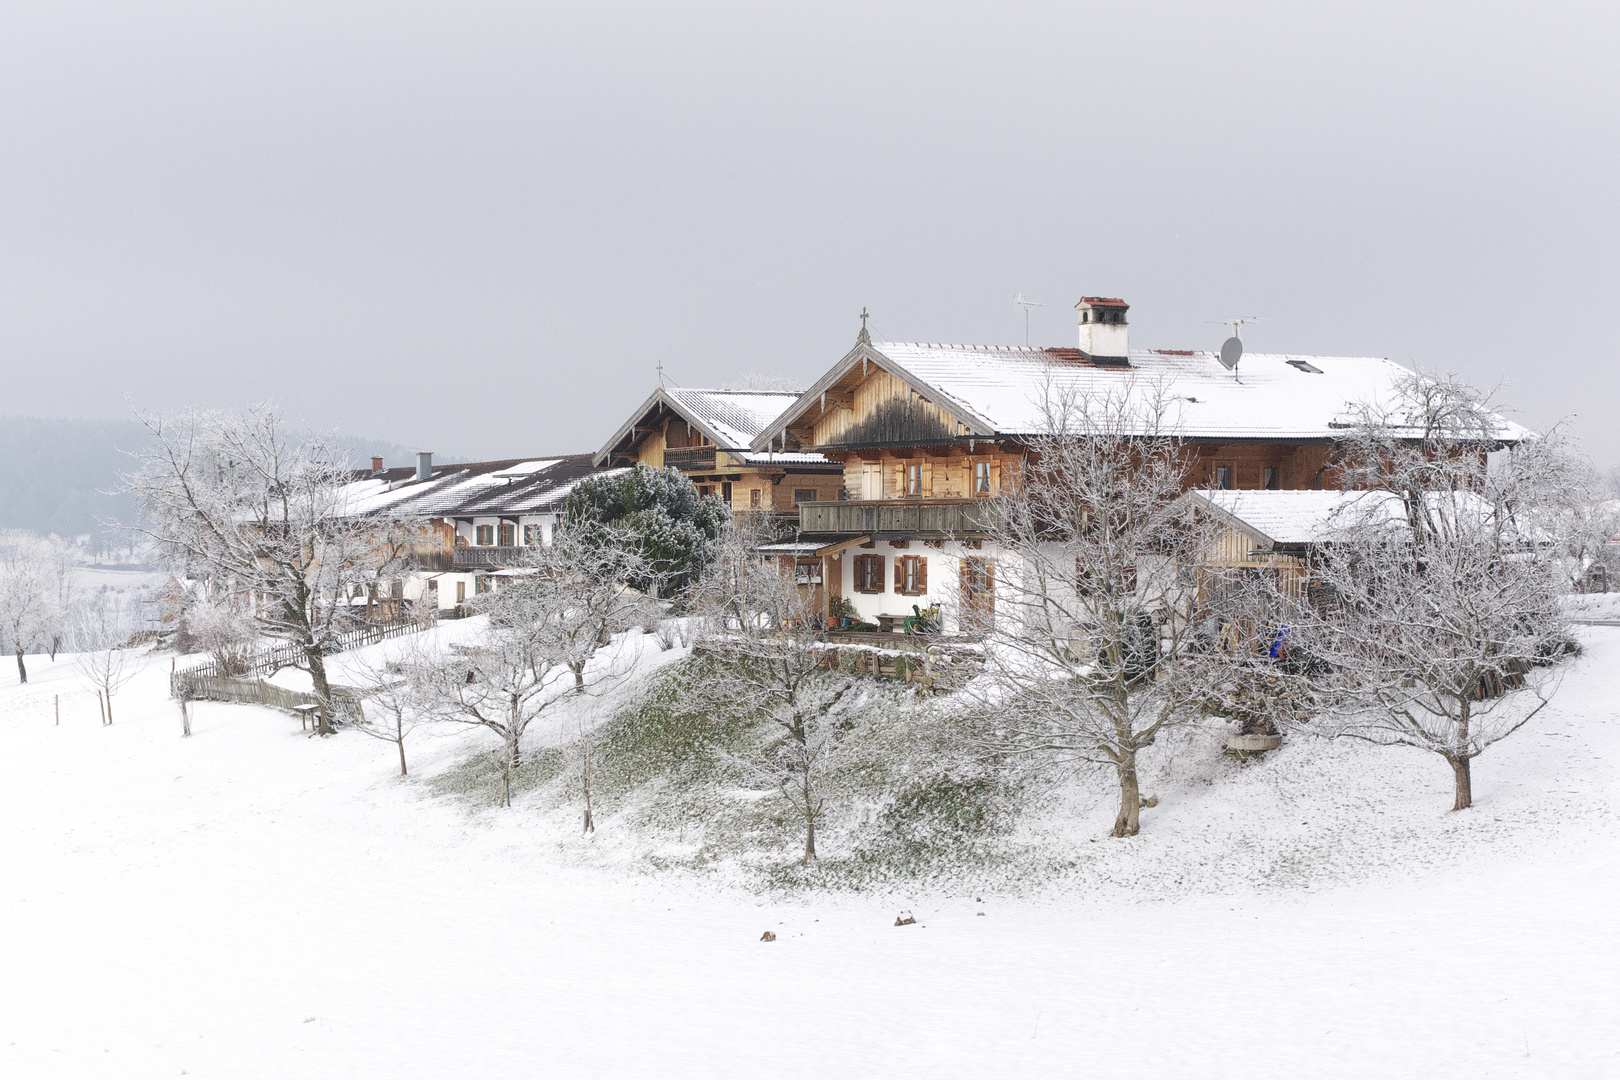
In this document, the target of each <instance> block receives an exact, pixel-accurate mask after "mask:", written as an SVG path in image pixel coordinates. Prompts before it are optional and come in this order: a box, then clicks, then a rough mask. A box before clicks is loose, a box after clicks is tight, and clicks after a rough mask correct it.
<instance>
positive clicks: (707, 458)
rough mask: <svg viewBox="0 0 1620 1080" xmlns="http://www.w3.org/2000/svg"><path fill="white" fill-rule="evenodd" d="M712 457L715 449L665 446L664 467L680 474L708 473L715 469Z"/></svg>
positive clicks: (708, 447) (709, 447)
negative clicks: (680, 472)
mask: <svg viewBox="0 0 1620 1080" xmlns="http://www.w3.org/2000/svg"><path fill="white" fill-rule="evenodd" d="M714 455H715V448H714V447H712V446H666V447H665V448H664V465H665V466H666V467H667V468H671V469H679V470H681V471H682V472H708V471H711V470H713V469H715V468H716V467H717V466H716V465H715V457H714ZM729 463H730V460H729V459H727V464H729ZM719 467H723V466H719Z"/></svg>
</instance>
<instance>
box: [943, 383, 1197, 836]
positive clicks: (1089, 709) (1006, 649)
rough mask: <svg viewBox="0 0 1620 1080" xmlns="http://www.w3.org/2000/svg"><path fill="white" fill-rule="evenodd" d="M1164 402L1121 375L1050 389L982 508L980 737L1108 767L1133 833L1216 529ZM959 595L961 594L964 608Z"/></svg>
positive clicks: (1174, 697) (1122, 830) (1183, 686)
mask: <svg viewBox="0 0 1620 1080" xmlns="http://www.w3.org/2000/svg"><path fill="white" fill-rule="evenodd" d="M1172 409H1173V402H1172V401H1171V400H1169V399H1168V398H1167V397H1166V396H1165V395H1164V394H1163V393H1162V391H1161V389H1160V388H1159V387H1157V386H1154V385H1150V384H1146V383H1140V382H1135V381H1130V380H1122V381H1121V383H1120V384H1119V385H1118V386H1117V387H1115V388H1113V389H1112V390H1110V391H1109V392H1106V393H1100V394H1090V395H1085V394H1080V393H1076V392H1072V391H1067V390H1064V389H1060V388H1055V387H1054V388H1051V389H1049V390H1048V392H1047V394H1046V396H1045V398H1044V401H1043V412H1044V423H1043V431H1042V432H1041V434H1039V435H1038V436H1036V437H1035V438H1033V439H1031V440H1030V443H1029V452H1028V454H1027V456H1026V459H1025V462H1024V464H1023V467H1022V469H1021V470H1020V475H1019V477H1018V478H1017V482H1016V483H1015V484H1013V485H1011V486H1010V487H1009V489H1008V490H1006V491H1004V492H1003V493H1002V494H1001V495H999V496H997V497H996V498H995V499H994V500H993V503H992V505H991V506H990V508H989V513H988V515H987V525H988V529H987V538H986V540H985V551H986V555H987V557H989V558H992V559H993V562H994V567H995V586H994V588H995V632H994V634H993V635H992V637H991V638H990V639H989V641H988V642H987V645H986V677H984V678H981V679H979V680H977V681H976V682H975V683H974V684H973V690H972V691H971V694H972V696H973V697H975V698H976V699H977V702H978V705H979V709H980V712H981V713H982V714H983V716H984V717H985V718H986V719H987V722H988V729H989V730H988V733H987V734H986V736H985V742H986V747H987V749H989V750H990V751H992V752H994V753H996V754H1000V755H1011V756H1046V757H1056V758H1058V759H1060V760H1066V761H1071V762H1080V763H1090V764H1093V765H1100V766H1103V767H1105V768H1107V769H1108V770H1109V771H1111V772H1112V773H1113V774H1114V778H1115V779H1116V781H1117V782H1118V785H1119V812H1118V814H1117V815H1116V817H1115V819H1114V827H1113V835H1115V836H1135V835H1136V834H1137V832H1138V831H1139V829H1140V827H1141V824H1140V814H1141V809H1142V807H1143V805H1145V804H1149V802H1150V801H1149V800H1144V799H1143V798H1142V795H1141V791H1140V784H1139V781H1138V775H1137V762H1138V757H1139V755H1140V754H1141V752H1142V751H1143V750H1144V749H1146V748H1147V747H1149V746H1151V745H1153V743H1154V741H1155V740H1156V739H1157V738H1158V736H1159V734H1160V733H1161V732H1163V731H1164V730H1165V729H1166V728H1167V727H1170V726H1172V725H1174V724H1178V723H1181V722H1184V721H1185V720H1187V719H1189V718H1190V717H1191V716H1192V715H1193V702H1194V701H1195V699H1196V697H1197V694H1198V691H1199V688H1200V677H1199V676H1198V674H1197V673H1196V671H1195V670H1194V668H1195V665H1194V663H1193V657H1194V655H1195V653H1196V649H1195V644H1196V642H1195V629H1196V624H1195V615H1196V613H1197V612H1196V607H1197V588H1196V581H1195V579H1194V578H1193V576H1192V569H1191V568H1192V567H1194V566H1195V565H1196V564H1197V562H1198V561H1199V559H1200V557H1201V556H1202V555H1203V553H1204V552H1205V550H1206V549H1207V545H1208V543H1209V541H1210V537H1211V536H1212V535H1213V529H1212V526H1211V525H1210V524H1209V523H1208V522H1206V521H1204V520H1201V519H1200V518H1199V517H1198V516H1197V514H1196V512H1195V510H1194V509H1193V506H1192V504H1191V503H1189V502H1188V501H1186V500H1184V499H1182V498H1181V496H1182V494H1183V492H1184V490H1185V488H1186V486H1187V485H1188V483H1189V480H1190V479H1191V476H1190V472H1189V470H1190V468H1191V466H1190V464H1189V462H1190V460H1191V458H1190V455H1188V454H1187V453H1186V448H1185V446H1184V445H1183V443H1182V442H1181V440H1180V439H1179V438H1177V437H1176V434H1175V425H1174V415H1173V412H1172ZM967 606H970V605H969V604H968V603H967V602H966V601H964V607H967Z"/></svg>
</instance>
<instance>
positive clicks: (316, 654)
mask: <svg viewBox="0 0 1620 1080" xmlns="http://www.w3.org/2000/svg"><path fill="white" fill-rule="evenodd" d="M141 420H142V423H143V424H144V425H145V427H146V430H147V432H148V433H149V435H150V437H151V441H150V445H149V446H148V447H147V449H146V450H145V451H144V452H143V453H142V454H141V455H140V456H139V468H138V469H137V470H136V472H135V473H134V474H133V475H131V476H129V477H127V478H126V479H127V480H128V484H129V488H130V490H131V491H132V492H133V493H134V494H135V495H136V496H137V498H138V500H139V503H140V507H141V523H140V525H139V529H138V531H140V532H141V533H143V534H144V535H145V536H147V537H149V538H150V539H151V540H152V541H153V542H154V543H155V547H156V552H157V555H158V557H159V558H160V559H162V560H163V561H165V562H166V563H167V564H168V565H169V567H170V568H171V569H172V570H173V571H174V572H175V574H176V575H178V576H180V577H182V578H184V579H186V580H192V581H196V580H201V581H203V582H204V584H205V586H206V588H207V590H208V591H209V592H210V593H211V594H229V595H236V596H242V597H246V598H248V600H249V603H250V604H251V609H252V613H253V618H254V623H255V625H256V626H257V628H258V630H259V632H260V633H262V634H264V635H266V636H268V637H274V638H280V639H282V640H285V641H288V642H291V643H293V644H294V645H296V646H297V648H298V656H299V662H298V666H299V667H300V668H302V669H303V670H305V671H307V672H309V675H310V678H311V680H312V681H313V683H314V690H315V695H316V697H317V698H319V699H320V702H321V706H322V707H321V713H320V716H319V718H318V725H317V730H319V731H320V732H321V733H322V734H330V733H331V731H332V708H331V687H330V685H329V683H328V680H327V676H326V659H325V658H326V654H327V653H328V652H330V651H332V649H333V648H334V647H335V644H336V639H337V635H338V633H339V631H340V630H341V629H342V628H343V623H344V620H345V618H347V616H348V611H349V608H348V605H347V598H348V597H350V596H351V595H352V594H353V591H354V589H355V588H356V587H357V586H359V587H364V586H366V585H368V584H370V583H371V582H373V581H375V580H376V579H377V577H378V576H379V574H384V573H386V572H388V570H389V569H391V568H392V567H393V566H394V565H396V564H397V563H398V562H399V561H400V560H401V559H403V558H404V557H405V556H406V555H407V554H408V553H409V551H410V550H411V548H412V546H413V545H414V544H415V543H416V541H417V539H418V537H419V535H420V532H421V526H420V525H419V524H417V523H414V522H407V521H404V520H401V519H396V518H388V517H378V516H369V517H365V518H356V517H353V516H351V515H350V512H349V506H348V505H347V502H346V499H345V492H344V487H345V485H346V484H347V483H348V482H349V481H350V480H351V479H352V476H351V474H350V473H349V472H348V470H347V469H346V468H345V467H344V466H343V463H342V454H341V453H339V452H338V451H336V450H334V448H333V447H332V446H331V445H330V443H329V442H328V440H327V438H326V437H325V436H322V435H319V434H310V435H307V436H303V437H299V436H295V435H293V434H292V433H290V432H289V431H288V430H287V426H286V425H285V424H284V423H283V421H282V418H281V414H280V412H279V411H278V410H277V409H276V408H275V407H274V406H272V405H257V406H254V407H252V408H250V409H248V410H247V411H246V412H242V413H231V412H212V411H191V412H185V413H181V414H179V415H176V416H166V415H163V414H160V413H154V414H151V415H148V416H144V417H142V418H141Z"/></svg>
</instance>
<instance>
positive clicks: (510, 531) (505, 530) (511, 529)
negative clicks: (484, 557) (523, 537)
mask: <svg viewBox="0 0 1620 1080" xmlns="http://www.w3.org/2000/svg"><path fill="white" fill-rule="evenodd" d="M501 547H517V523H516V522H513V521H503V522H501Z"/></svg>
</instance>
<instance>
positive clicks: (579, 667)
mask: <svg viewBox="0 0 1620 1080" xmlns="http://www.w3.org/2000/svg"><path fill="white" fill-rule="evenodd" d="M568 669H569V670H570V671H572V672H573V673H574V693H576V694H583V693H584V692H585V665H584V663H583V662H580V663H575V662H572V661H571V662H570V663H569V665H568Z"/></svg>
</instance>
